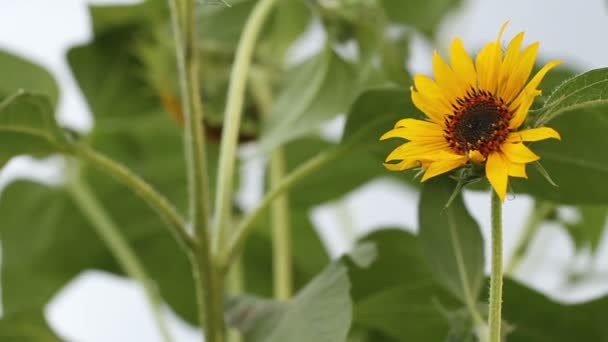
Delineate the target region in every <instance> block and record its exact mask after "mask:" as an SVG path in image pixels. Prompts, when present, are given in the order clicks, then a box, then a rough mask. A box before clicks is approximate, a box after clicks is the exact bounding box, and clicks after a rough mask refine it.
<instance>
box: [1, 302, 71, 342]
mask: <svg viewBox="0 0 608 342" xmlns="http://www.w3.org/2000/svg"><path fill="white" fill-rule="evenodd" d="M0 340H2V341H11V342H41V341H44V342H62V341H63V340H62V339H60V338H59V337H58V336H57V335H55V333H53V331H51V329H50V328H49V327H48V325H47V323H46V320H45V319H44V315H43V314H42V310H41V309H38V310H28V311H24V312H20V313H15V314H10V315H6V314H5V315H3V317H2V319H0Z"/></svg>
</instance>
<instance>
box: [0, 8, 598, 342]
mask: <svg viewBox="0 0 608 342" xmlns="http://www.w3.org/2000/svg"><path fill="white" fill-rule="evenodd" d="M87 2H88V3H93V2H95V3H126V2H133V1H84V0H55V1H48V0H2V1H0V48H3V49H8V50H10V51H13V52H15V53H18V54H21V55H23V56H26V57H28V58H30V59H33V60H35V61H36V62H38V63H40V64H42V65H44V66H45V67H47V68H49V69H50V70H52V72H53V73H54V74H55V76H56V77H57V79H58V81H59V83H60V85H61V88H62V95H61V103H60V118H61V120H62V121H64V122H69V123H70V124H71V125H72V126H75V127H80V128H83V129H87V128H88V127H90V125H91V120H90V117H89V116H88V110H87V108H86V104H85V102H84V100H83V98H82V96H81V94H80V93H79V90H78V88H77V86H76V84H75V82H74V80H73V78H72V77H71V75H70V71H69V69H68V66H67V63H66V61H65V59H64V56H65V52H66V50H67V48H69V47H70V46H73V45H76V44H80V43H84V42H86V41H87V40H88V39H89V38H90V37H91V30H90V28H89V24H90V21H89V18H88V15H87V11H86V7H85V5H86V3H87ZM583 3H584V5H583ZM607 17H608V8H607V6H606V2H605V1H603V0H585V1H578V2H574V1H568V0H559V1H558V0H535V1H530V0H512V1H500V0H491V1H488V0H484V1H481V0H475V1H469V2H468V4H467V5H466V6H465V8H464V9H463V10H462V11H461V12H460V13H457V14H455V15H453V16H452V17H451V18H450V20H448V22H447V23H446V24H445V25H444V26H443V27H442V29H441V39H440V42H441V43H440V45H441V46H443V48H442V47H441V46H440V47H439V50H440V51H442V50H444V49H445V47H446V46H447V44H448V43H449V41H450V40H451V39H452V38H453V37H456V36H458V37H461V38H462V39H463V40H464V42H465V46H466V47H467V48H468V49H476V48H479V47H480V46H481V45H483V44H484V43H486V42H487V41H489V40H493V39H495V37H496V34H497V32H498V30H499V28H500V25H501V24H502V23H503V22H504V21H506V20H510V26H509V28H508V30H507V32H506V34H505V36H504V37H505V39H509V38H510V37H512V36H513V35H514V34H515V33H516V32H519V31H522V30H524V31H526V32H527V34H528V35H527V41H528V42H532V41H536V40H538V41H540V42H541V49H540V51H541V52H540V54H541V56H545V57H546V58H558V59H563V60H564V61H566V63H567V64H572V65H576V66H579V67H581V68H586V69H590V68H596V67H601V66H606V65H608V44H605V41H606V33H608V20H607V19H608V18H607ZM312 37H313V38H312V39H313V40H314V39H315V38H314V37H315V36H314V35H313V36H312ZM308 43H309V44H311V45H315V44H314V42H310V41H309V42H308ZM309 46H310V45H309ZM413 51H414V52H415V54H414V56H413V58H412V61H411V62H410V66H411V67H412V68H413V69H414V70H415V71H417V72H426V73H428V72H429V71H430V64H431V62H430V58H429V56H430V54H431V48H430V47H429V46H428V45H427V44H426V43H424V42H422V41H420V40H417V41H416V42H415V47H414V49H413ZM0 77H1V75H0ZM28 165H30V164H28V163H27V162H24V161H23V160H21V161H18V162H16V163H11V165H10V167H9V168H8V170H5V171H4V172H3V175H1V176H0V184H2V180H3V179H4V180H6V178H7V176H9V175H11V174H22V173H23V172H24V170H26V169H27V168H29V166H28ZM255 165H257V166H259V163H257V164H255ZM254 167H255V166H254ZM47 171H48V169H47ZM247 174H248V175H249V176H248V178H247V179H248V180H249V182H246V184H245V188H244V190H243V191H242V192H241V195H242V196H241V197H242V199H243V201H244V202H248V201H249V202H251V201H252V200H253V201H255V199H256V197H258V196H259V183H258V181H259V178H260V177H259V172H257V173H256V172H248V173H247ZM466 200H467V203H468V205H469V208H470V209H471V211H472V212H473V215H474V216H475V217H476V218H477V219H478V220H479V222H480V223H481V224H482V225H483V227H484V231H483V233H484V235H485V236H486V237H489V204H488V196H487V195H484V194H468V195H467V196H466ZM415 205H416V197H415V196H413V194H412V193H411V192H410V191H409V190H407V189H403V188H401V187H398V188H395V186H394V185H393V184H392V183H389V182H386V181H376V182H373V183H372V184H368V185H366V186H365V187H363V188H362V189H359V190H357V191H355V192H354V193H353V194H351V195H349V196H347V198H346V199H345V200H344V201H341V202H339V203H338V202H336V203H330V204H327V205H325V206H322V207H319V208H317V209H315V210H314V211H313V212H312V217H313V220H314V222H315V223H316V224H317V226H318V229H319V230H320V231H321V233H322V235H323V236H327V237H328V240H330V241H332V243H331V244H330V246H329V247H330V250H331V252H332V254H334V255H336V254H339V253H341V252H342V251H344V250H345V249H346V248H348V246H349V242H348V239H346V238H344V237H345V236H349V235H350V234H351V233H352V232H345V231H344V230H341V229H340V227H342V226H343V224H342V222H343V221H342V220H341V219H340V215H341V213H346V214H349V213H350V214H351V215H353V219H352V221H353V222H354V228H355V231H356V232H357V233H361V232H365V231H368V230H370V229H372V228H373V227H377V226H378V225H395V224H397V225H406V226H410V227H416V221H417V219H416V216H417V213H416V209H415ZM529 208H530V200H529V199H528V198H526V197H525V196H518V198H517V199H516V200H511V201H507V202H506V205H505V231H506V237H505V244H506V253H507V255H506V257H508V256H509V255H510V251H511V248H512V246H513V244H514V241H515V240H516V238H517V233H518V229H519V227H521V224H522V221H523V217H525V215H526V214H527V211H528V210H529ZM486 240H487V239H486ZM606 253H608V251H607V248H606V243H604V244H603V246H602V248H601V251H600V256H601V259H602V260H606V259H607V258H606V256H607V255H606ZM573 259H574V262H573V261H572V260H573ZM587 262H589V260H588V258H587V257H585V256H579V257H577V258H573V255H572V247H571V244H570V243H569V240H568V238H567V237H566V236H565V234H564V233H563V232H562V231H560V230H558V229H557V228H556V227H552V226H546V227H544V228H543V230H542V231H541V233H540V234H539V236H537V238H536V239H535V242H534V250H533V252H532V253H531V255H529V257H528V258H527V259H526V260H525V262H524V264H523V266H522V267H521V269H520V271H519V272H518V273H517V276H518V277H519V278H520V279H521V280H523V281H525V282H527V283H529V284H530V285H532V286H534V287H536V288H538V289H541V290H543V291H544V292H545V293H547V294H549V295H551V296H553V297H556V298H561V299H563V300H568V301H573V300H580V299H583V298H588V297H590V296H594V295H599V294H601V293H605V291H606V290H607V287H608V285H605V284H604V285H601V282H600V281H597V282H594V283H590V285H586V286H584V287H582V288H565V287H564V286H563V280H564V279H563V276H562V275H561V270H563V269H564V268H566V267H579V266H580V265H584V264H586V263H587ZM607 264H608V263H607V262H605V261H604V262H598V263H597V268H598V272H607V271H608V265H607ZM577 265H579V266H577ZM168 315H169V316H170V320H171V330H172V333H173V335H174V337H175V341H180V342H181V341H185V342H188V341H199V340H200V338H199V337H198V335H197V332H196V331H195V330H194V329H192V328H191V327H188V326H186V325H185V324H183V323H181V322H180V321H179V320H178V319H177V318H175V317H174V316H173V315H172V314H171V313H168ZM47 317H48V319H49V320H50V322H51V324H52V325H53V327H54V328H55V329H56V330H57V331H58V332H59V333H60V334H61V335H63V336H64V337H66V338H67V339H69V340H72V341H79V342H107V341H113V342H123V341H124V342H131V341H150V342H155V341H160V339H159V336H158V333H157V331H156V329H155V327H154V322H153V320H152V317H151V315H150V314H149V313H148V311H147V304H146V301H145V300H144V298H143V295H142V293H141V291H140V290H139V288H138V287H137V286H135V285H134V284H133V283H132V282H131V281H128V280H124V279H120V278H117V277H113V276H108V275H105V274H101V273H97V272H87V273H86V274H83V275H81V276H80V277H79V278H78V279H76V280H75V281H73V282H72V283H71V284H70V285H69V286H68V287H67V288H65V289H64V290H63V291H62V292H61V293H60V294H59V295H58V296H57V297H56V298H55V299H54V300H53V302H52V303H51V304H50V305H49V306H48V308H47Z"/></svg>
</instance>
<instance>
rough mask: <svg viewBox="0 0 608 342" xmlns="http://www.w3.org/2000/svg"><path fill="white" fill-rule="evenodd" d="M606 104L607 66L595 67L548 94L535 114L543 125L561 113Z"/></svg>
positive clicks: (607, 94) (607, 96)
mask: <svg viewBox="0 0 608 342" xmlns="http://www.w3.org/2000/svg"><path fill="white" fill-rule="evenodd" d="M603 104H608V68H602V69H595V70H591V71H588V72H585V73H583V74H581V75H578V76H576V77H573V78H571V79H569V80H567V81H566V82H564V83H563V84H562V85H560V86H559V87H558V88H557V89H555V91H554V92H553V93H552V94H551V96H549V98H548V99H547V101H546V102H545V104H544V106H543V107H542V108H541V109H540V110H539V111H540V112H539V113H537V114H536V116H538V120H537V122H538V123H539V125H544V124H546V123H547V122H549V121H551V120H552V119H554V118H555V117H557V116H559V115H560V114H562V113H566V112H569V111H573V110H577V109H587V108H592V107H595V106H599V105H603Z"/></svg>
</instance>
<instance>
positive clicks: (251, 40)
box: [213, 0, 276, 254]
mask: <svg viewBox="0 0 608 342" xmlns="http://www.w3.org/2000/svg"><path fill="white" fill-rule="evenodd" d="M275 2H276V0H260V1H258V2H257V3H256V4H255V7H254V8H253V11H252V12H251V15H250V16H249V18H248V19H247V23H246V24H245V28H244V29H243V33H242V35H241V38H240V41H239V44H238V47H237V50H236V57H235V61H234V65H233V67H232V72H231V75H230V85H229V88H228V96H227V103H226V110H225V113H224V126H223V131H222V142H221V146H220V160H219V168H218V173H217V191H216V198H215V215H214V222H213V232H214V234H215V235H214V241H213V247H214V251H215V252H216V254H222V248H223V247H224V240H225V235H226V230H227V227H226V225H227V224H226V223H227V221H228V219H229V217H230V214H231V212H230V211H231V210H232V196H233V174H234V164H235V161H236V150H237V145H238V133H239V127H240V123H241V114H242V110H243V103H244V100H245V86H246V84H247V78H248V71H249V67H250V65H251V59H252V56H253V51H254V48H255V43H256V41H257V38H258V35H259V33H260V31H261V30H262V27H263V24H264V22H265V20H266V18H267V17H268V15H269V14H270V10H271V9H272V7H273V5H274V3H275ZM218 29H221V28H218Z"/></svg>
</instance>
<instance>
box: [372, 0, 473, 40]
mask: <svg viewBox="0 0 608 342" xmlns="http://www.w3.org/2000/svg"><path fill="white" fill-rule="evenodd" d="M380 3H381V4H382V6H383V7H384V9H385V11H386V14H387V16H388V17H389V18H390V19H391V21H394V22H396V23H399V24H403V25H407V26H411V27H413V28H415V29H417V30H419V31H420V32H422V33H424V34H426V35H427V36H432V35H433V34H434V33H435V30H436V29H437V26H438V24H439V23H440V21H441V19H442V18H443V16H445V15H446V14H447V13H449V12H450V11H451V10H453V9H455V8H457V7H458V6H460V5H461V4H462V1H461V0H431V1H417V0H380Z"/></svg>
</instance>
